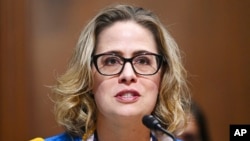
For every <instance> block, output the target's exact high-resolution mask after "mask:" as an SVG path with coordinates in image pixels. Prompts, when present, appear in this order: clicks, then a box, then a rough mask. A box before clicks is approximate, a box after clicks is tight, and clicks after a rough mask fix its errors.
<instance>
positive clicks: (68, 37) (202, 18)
mask: <svg viewBox="0 0 250 141" xmlns="http://www.w3.org/2000/svg"><path fill="white" fill-rule="evenodd" d="M114 2H117V1H115V0H106V1H92V0H1V1H0V31H1V34H0V103H1V107H0V140H28V139H31V138H33V137H36V136H42V137H47V136H51V135H54V134H56V133H59V132H61V131H62V130H61V128H59V127H58V126H57V124H56V122H55V120H54V116H53V106H52V105H53V104H52V102H51V100H50V98H49V93H50V90H49V89H48V88H47V86H49V85H53V84H54V82H55V76H56V75H57V74H60V73H62V72H63V71H64V70H65V68H66V67H67V62H68V60H69V57H70V55H71V53H72V51H73V48H74V46H75V44H76V42H77V39H78V37H79V34H80V31H81V30H82V29H83V27H84V25H86V23H87V22H88V20H89V19H90V18H92V17H93V16H94V15H95V14H96V13H97V12H98V11H99V9H101V8H103V7H105V6H106V5H109V4H111V3H114ZM120 2H122V3H128V4H135V5H140V6H143V7H145V8H148V9H151V10H152V11H154V12H155V13H156V14H157V15H158V16H159V17H160V18H161V20H162V22H163V23H164V24H165V25H166V27H167V28H168V30H169V31H170V32H171V33H172V35H173V36H174V38H175V39H176V41H177V43H178V44H179V46H180V48H181V49H182V50H183V55H184V57H183V59H184V62H185V66H186V68H187V70H188V72H189V81H190V85H191V86H190V88H191V90H192V93H193V97H194V99H195V100H196V101H197V103H198V104H199V105H200V107H201V108H202V109H203V111H204V113H205V116H206V118H207V121H208V128H209V132H210V135H211V138H212V140H213V141H227V140H229V125H230V124H249V123H250V108H249V105H250V90H249V89H250V75H249V73H250V58H249V54H250V28H249V25H250V1H249V0H239V1H235V0H189V1H187V0H175V1H174V0H157V1H153V0H126V1H125V0H124V1H120Z"/></svg>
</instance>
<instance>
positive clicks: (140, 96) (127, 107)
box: [92, 21, 161, 118]
mask: <svg viewBox="0 0 250 141" xmlns="http://www.w3.org/2000/svg"><path fill="white" fill-rule="evenodd" d="M110 52H112V53H115V54H117V55H120V56H122V57H124V58H131V57H133V56H135V55H136V54H138V53H140V52H150V53H155V54H158V52H157V46H156V42H155V40H154V37H153V35H152V33H151V32H150V31H149V30H148V29H146V28H144V27H142V26H141V25H139V24H137V23H135V22H132V21H122V22H116V23H114V24H113V25H112V26H109V27H107V28H106V29H104V30H103V31H102V32H101V33H100V34H99V36H98V43H97V46H96V52H95V54H102V53H110ZM92 69H93V79H94V88H93V94H94V98H95V101H96V105H97V109H98V116H101V117H112V118H116V117H135V116H140V117H142V116H143V115H145V114H150V113H151V112H152V111H153V109H154V107H155V104H156V101H157V96H158V92H159V85H160V80H161V70H159V71H158V72H157V73H156V74H154V75H149V76H143V75H138V74H136V73H135V72H134V70H133V68H132V66H131V63H126V64H125V66H124V69H123V71H122V72H121V73H120V74H118V75H114V76H104V75H101V74H100V73H98V71H97V69H96V68H95V67H94V65H93V66H92Z"/></svg>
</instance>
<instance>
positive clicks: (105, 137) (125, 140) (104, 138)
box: [96, 118, 150, 141]
mask: <svg viewBox="0 0 250 141" xmlns="http://www.w3.org/2000/svg"><path fill="white" fill-rule="evenodd" d="M96 130H97V137H98V140H99V141H134V140H138V141H149V140H150V130H149V129H147V128H146V127H145V126H144V125H143V124H142V122H141V119H139V118H122V119H121V118H119V119H115V120H114V119H106V118H99V119H98V120H97V129H96Z"/></svg>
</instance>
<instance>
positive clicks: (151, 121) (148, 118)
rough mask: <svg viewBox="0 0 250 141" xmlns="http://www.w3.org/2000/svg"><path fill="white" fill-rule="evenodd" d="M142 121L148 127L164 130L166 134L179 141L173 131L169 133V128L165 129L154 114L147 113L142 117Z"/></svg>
mask: <svg viewBox="0 0 250 141" xmlns="http://www.w3.org/2000/svg"><path fill="white" fill-rule="evenodd" d="M142 123H143V124H144V125H145V126H146V127H148V128H149V129H151V130H158V131H161V132H163V133H164V134H166V135H168V136H169V137H171V138H172V139H173V140H174V141H177V140H176V138H175V137H174V135H172V134H171V133H169V132H168V131H167V130H165V129H164V128H163V127H162V126H161V124H160V122H159V121H158V120H157V119H156V118H155V117H154V116H152V115H145V116H144V117H143V118H142Z"/></svg>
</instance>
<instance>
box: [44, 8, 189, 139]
mask: <svg viewBox="0 0 250 141" xmlns="http://www.w3.org/2000/svg"><path fill="white" fill-rule="evenodd" d="M53 92H54V93H55V94H56V95H57V97H56V99H55V115H56V118H57V121H58V123H59V124H60V125H62V126H63V127H65V130H66V132H65V133H63V134H60V135H57V136H54V137H50V138H48V139H47V140H56V139H58V140H69V139H71V140H87V141H92V140H95V141H97V140H100V141H149V140H153V141H155V140H157V138H158V136H156V134H155V133H153V132H151V131H150V129H148V128H147V127H145V126H144V125H143V123H142V121H141V120H142V118H143V116H144V115H150V114H151V115H153V116H155V117H157V119H159V120H160V122H161V124H162V126H163V128H165V129H166V130H168V131H169V132H172V133H175V134H176V133H179V132H180V131H181V130H182V129H183V127H184V126H185V125H186V112H187V110H188V109H189V108H188V107H189V93H188V87H187V84H186V72H185V69H184V68H183V66H182V62H181V56H180V52H179V49H178V47H177V45H176V43H175V41H174V39H173V38H172V37H171V36H170V34H169V33H168V32H167V31H166V29H165V28H164V26H163V25H162V23H161V22H160V21H159V19H158V18H157V17H156V16H155V15H154V14H153V13H152V12H150V11H148V10H145V9H143V8H140V7H133V6H129V5H115V6H111V7H108V8H106V9H103V10H102V11H100V13H98V14H97V15H96V16H95V17H94V18H93V19H92V20H91V21H90V22H89V24H88V25H87V26H86V27H85V29H84V30H83V32H82V34H81V36H80V38H79V42H78V44H77V46H76V49H75V52H74V54H73V56H72V59H71V62H70V64H69V68H68V69H67V71H66V72H65V73H64V74H63V75H62V76H60V77H59V78H58V83H57V85H56V86H55V87H53Z"/></svg>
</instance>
